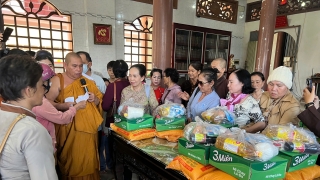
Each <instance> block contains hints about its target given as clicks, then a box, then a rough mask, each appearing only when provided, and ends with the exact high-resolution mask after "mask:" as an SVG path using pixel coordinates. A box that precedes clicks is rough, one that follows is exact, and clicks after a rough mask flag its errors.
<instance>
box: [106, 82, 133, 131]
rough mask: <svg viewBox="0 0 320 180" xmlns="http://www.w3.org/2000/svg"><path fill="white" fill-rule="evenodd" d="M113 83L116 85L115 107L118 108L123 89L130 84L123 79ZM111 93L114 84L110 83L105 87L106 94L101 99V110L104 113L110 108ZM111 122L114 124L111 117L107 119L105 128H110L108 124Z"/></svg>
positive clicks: (111, 102) (111, 103)
mask: <svg viewBox="0 0 320 180" xmlns="http://www.w3.org/2000/svg"><path fill="white" fill-rule="evenodd" d="M115 83H116V100H117V102H116V104H117V107H119V105H120V101H121V92H122V90H123V89H124V88H125V87H127V86H129V85H130V83H129V81H127V80H125V79H122V80H121V81H117V82H115ZM113 92H114V83H110V84H109V85H108V87H107V90H106V93H105V94H104V96H103V98H102V109H103V110H104V111H106V112H107V111H108V110H109V109H111V108H112V105H113ZM113 122H114V118H113V117H110V118H108V117H107V119H106V127H110V123H113Z"/></svg>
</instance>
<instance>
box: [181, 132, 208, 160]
mask: <svg viewBox="0 0 320 180" xmlns="http://www.w3.org/2000/svg"><path fill="white" fill-rule="evenodd" d="M178 151H179V154H182V155H184V156H187V157H189V158H191V159H193V160H195V161H197V162H199V163H201V164H203V165H207V164H209V154H210V146H208V145H203V144H197V143H194V144H193V143H191V142H189V141H188V140H187V139H186V138H180V139H179V142H178Z"/></svg>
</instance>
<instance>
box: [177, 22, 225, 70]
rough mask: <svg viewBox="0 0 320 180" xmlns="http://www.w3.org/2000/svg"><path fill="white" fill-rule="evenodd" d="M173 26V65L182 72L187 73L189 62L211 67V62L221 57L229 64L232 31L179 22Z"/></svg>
mask: <svg viewBox="0 0 320 180" xmlns="http://www.w3.org/2000/svg"><path fill="white" fill-rule="evenodd" d="M173 28H174V29H173V53H172V54H173V55H172V66H173V68H176V69H177V70H178V71H179V72H180V73H187V71H188V66H189V64H190V63H193V62H200V63H202V64H204V67H208V66H209V67H210V62H211V61H212V60H213V59H216V58H219V57H222V58H224V59H225V60H227V64H228V65H229V63H228V57H229V54H230V42H231V32H230V31H222V30H216V29H209V28H203V27H198V26H190V25H184V24H178V23H174V26H173ZM226 69H228V68H227V67H226Z"/></svg>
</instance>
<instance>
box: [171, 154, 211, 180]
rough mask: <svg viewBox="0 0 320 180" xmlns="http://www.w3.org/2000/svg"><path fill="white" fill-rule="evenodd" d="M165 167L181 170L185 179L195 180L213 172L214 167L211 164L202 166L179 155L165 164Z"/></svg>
mask: <svg viewBox="0 0 320 180" xmlns="http://www.w3.org/2000/svg"><path fill="white" fill-rule="evenodd" d="M166 169H174V170H177V171H182V173H183V174H184V175H185V176H186V177H187V179H192V180H196V179H199V178H200V177H202V176H204V175H206V174H208V173H210V172H213V171H214V170H215V169H216V168H215V167H213V166H211V165H206V166H204V165H202V164H200V163H198V162H197V161H195V160H192V159H190V158H188V157H185V156H183V155H179V156H177V157H175V158H174V159H173V161H171V162H170V163H169V164H168V165H167V167H166Z"/></svg>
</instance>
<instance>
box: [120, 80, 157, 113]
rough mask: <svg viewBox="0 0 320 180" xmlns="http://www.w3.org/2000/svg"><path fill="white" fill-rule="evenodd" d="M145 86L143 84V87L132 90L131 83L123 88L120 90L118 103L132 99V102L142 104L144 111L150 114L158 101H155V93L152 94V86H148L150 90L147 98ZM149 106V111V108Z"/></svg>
mask: <svg viewBox="0 0 320 180" xmlns="http://www.w3.org/2000/svg"><path fill="white" fill-rule="evenodd" d="M145 88H146V85H143V88H141V89H140V90H139V91H135V90H133V88H132V86H131V85H129V86H127V87H126V88H124V89H123V90H122V92H121V102H120V105H121V104H122V103H124V102H126V101H132V102H134V103H137V104H140V105H142V106H144V112H145V113H146V114H151V115H152V114H153V111H154V110H155V109H156V108H157V106H158V105H159V103H158V101H157V98H156V95H155V94H154V91H153V89H152V87H149V90H150V93H149V99H148V98H147V94H146V90H145ZM149 107H150V110H151V112H150V110H149Z"/></svg>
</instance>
